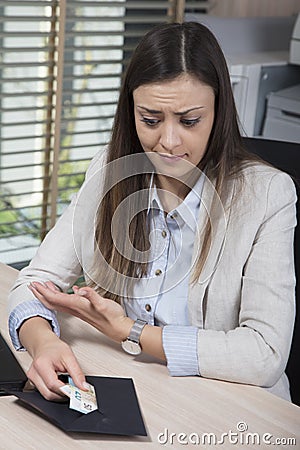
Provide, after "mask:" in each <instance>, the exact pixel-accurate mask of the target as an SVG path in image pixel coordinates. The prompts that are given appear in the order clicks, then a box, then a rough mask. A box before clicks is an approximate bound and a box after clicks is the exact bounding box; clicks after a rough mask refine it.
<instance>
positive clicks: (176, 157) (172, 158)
mask: <svg viewBox="0 0 300 450" xmlns="http://www.w3.org/2000/svg"><path fill="white" fill-rule="evenodd" d="M158 155H159V156H160V157H161V158H162V159H163V160H164V161H167V162H177V161H181V160H182V159H183V158H184V157H185V156H186V153H182V154H180V155H170V154H169V153H158Z"/></svg>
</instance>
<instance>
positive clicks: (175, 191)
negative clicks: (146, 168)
mask: <svg viewBox="0 0 300 450" xmlns="http://www.w3.org/2000/svg"><path fill="white" fill-rule="evenodd" d="M195 182H196V180H195V179H193V177H192V176H189V177H188V178H187V177H186V180H185V181H184V180H183V179H182V180H178V179H174V178H172V177H168V176H164V175H156V185H157V187H158V188H159V191H158V196H159V199H160V201H161V203H162V206H163V208H164V210H165V211H167V212H169V211H172V210H173V209H175V208H177V207H178V205H180V203H181V202H182V201H183V200H184V199H185V197H186V196H187V195H188V193H189V192H190V190H191V188H192V187H193V185H194V184H195Z"/></svg>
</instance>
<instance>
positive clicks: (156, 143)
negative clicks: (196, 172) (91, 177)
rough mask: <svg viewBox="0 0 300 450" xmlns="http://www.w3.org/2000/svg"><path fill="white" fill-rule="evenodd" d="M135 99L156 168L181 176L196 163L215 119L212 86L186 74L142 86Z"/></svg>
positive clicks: (147, 149) (142, 133)
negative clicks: (170, 79)
mask: <svg viewBox="0 0 300 450" xmlns="http://www.w3.org/2000/svg"><path fill="white" fill-rule="evenodd" d="M133 100H134V116H135V125H136V130H137V135H138V137H139V140H140V143H141V146H142V147H143V149H144V151H145V152H146V153H147V155H148V157H149V158H150V160H151V161H152V163H153V165H154V167H155V169H156V171H157V172H158V173H160V174H162V175H166V176H172V177H175V178H176V177H178V178H179V179H180V177H181V176H182V175H184V174H186V173H187V172H189V171H190V170H191V168H192V167H194V166H197V165H198V164H199V162H200V161H201V159H202V157H203V155H204V153H205V150H206V146H207V143H208V139H209V136H210V133H211V130H212V127H213V123H214V101H215V95H214V91H213V89H212V88H211V87H210V86H208V85H206V84H203V83H202V82H200V81H199V80H198V79H196V78H195V77H193V76H191V75H188V74H184V75H181V76H179V77H178V78H176V79H174V80H172V81H163V82H158V83H153V84H145V85H142V86H139V87H138V88H137V89H135V91H134V92H133ZM188 163H191V164H192V166H191V164H188Z"/></svg>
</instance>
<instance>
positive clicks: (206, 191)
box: [188, 178, 234, 328]
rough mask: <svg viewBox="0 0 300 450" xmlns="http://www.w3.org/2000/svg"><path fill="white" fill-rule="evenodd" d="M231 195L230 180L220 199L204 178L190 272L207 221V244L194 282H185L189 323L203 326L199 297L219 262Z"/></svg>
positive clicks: (202, 240)
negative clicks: (208, 226)
mask: <svg viewBox="0 0 300 450" xmlns="http://www.w3.org/2000/svg"><path fill="white" fill-rule="evenodd" d="M233 195H234V182H230V183H229V185H228V188H227V194H226V195H225V200H224V201H223V200H222V199H221V198H220V197H219V196H218V195H217V194H216V191H215V187H214V184H213V183H212V182H211V181H210V180H209V179H208V178H206V179H205V182H204V186H203V191H202V196H201V206H200V215H199V220H198V227H197V230H196V235H195V245H194V252H193V258H192V271H191V273H192V275H193V272H194V268H195V265H196V263H197V261H198V258H199V255H200V251H201V249H202V246H203V243H204V230H205V226H206V223H207V220H208V214H209V217H210V220H211V227H212V230H211V233H212V239H211V245H210V249H209V253H208V255H207V258H206V261H205V263H204V266H203V269H202V272H201V274H200V277H199V279H198V280H197V281H196V282H195V283H191V280H190V283H189V295H188V313H189V318H190V322H191V324H193V325H196V326H198V327H200V328H203V307H202V306H203V299H204V297H205V292H206V289H207V286H208V284H209V281H210V279H211V277H212V275H213V273H214V272H215V270H216V268H217V267H218V264H219V263H220V260H221V257H222V252H223V248H224V244H225V238H226V232H227V224H228V220H229V215H230V205H231V202H232V197H233Z"/></svg>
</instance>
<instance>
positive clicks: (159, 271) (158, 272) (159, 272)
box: [155, 269, 162, 277]
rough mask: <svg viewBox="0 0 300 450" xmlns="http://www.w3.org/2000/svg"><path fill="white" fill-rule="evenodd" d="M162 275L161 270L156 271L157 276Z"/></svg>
mask: <svg viewBox="0 0 300 450" xmlns="http://www.w3.org/2000/svg"><path fill="white" fill-rule="evenodd" d="M161 274H162V271H161V270H160V269H157V270H156V271H155V275H156V276H157V277H158V276H159V275H161Z"/></svg>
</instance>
